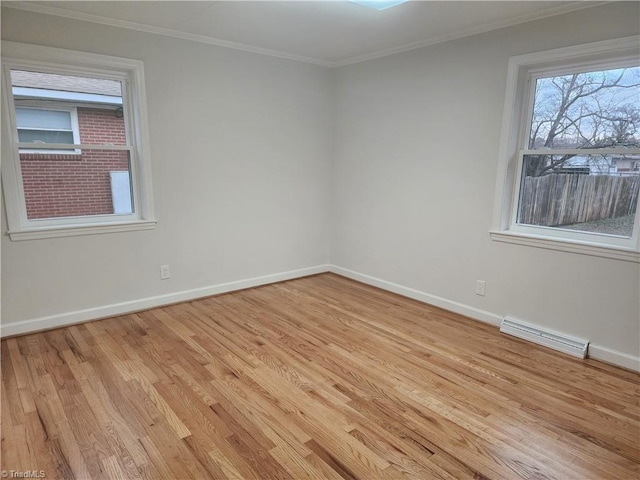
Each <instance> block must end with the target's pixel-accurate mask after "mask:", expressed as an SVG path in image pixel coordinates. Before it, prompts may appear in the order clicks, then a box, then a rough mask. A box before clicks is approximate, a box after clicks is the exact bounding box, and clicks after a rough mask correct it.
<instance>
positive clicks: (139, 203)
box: [2, 42, 156, 240]
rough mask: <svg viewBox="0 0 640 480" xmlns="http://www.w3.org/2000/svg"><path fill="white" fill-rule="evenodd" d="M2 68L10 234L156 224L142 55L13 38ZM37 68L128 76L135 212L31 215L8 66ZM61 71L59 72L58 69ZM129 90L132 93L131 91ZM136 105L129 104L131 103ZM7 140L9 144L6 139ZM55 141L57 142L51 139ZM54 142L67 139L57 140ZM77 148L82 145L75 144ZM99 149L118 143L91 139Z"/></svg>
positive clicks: (35, 235)
mask: <svg viewBox="0 0 640 480" xmlns="http://www.w3.org/2000/svg"><path fill="white" fill-rule="evenodd" d="M2 55H3V58H2V68H3V74H4V82H3V91H2V99H3V105H2V124H3V125H4V127H3V128H5V131H4V134H5V135H6V136H5V138H7V139H9V141H8V142H3V146H2V156H3V159H6V160H4V161H3V162H2V186H3V191H4V199H5V207H6V212H7V225H8V232H7V233H8V235H9V237H10V238H11V240H34V239H41V238H55V237H66V236H76V235H94V234H98V233H115V232H125V231H133V230H148V229H152V228H155V224H156V219H155V213H154V208H153V196H152V184H151V161H150V153H149V132H148V122H147V113H146V112H147V105H146V94H145V86H144V84H145V82H144V68H143V67H144V66H143V63H142V62H141V61H138V60H131V59H125V58H119V57H112V56H107V55H98V54H92V53H86V52H77V51H72V50H64V49H59V48H52V47H43V46H37V45H28V44H22V43H15V42H3V43H2ZM25 68H26V69H28V68H36V69H38V70H40V71H49V72H52V73H58V72H59V73H65V74H74V73H75V74H77V75H94V76H98V77H100V78H108V79H114V80H119V81H123V82H125V84H126V86H127V88H124V89H123V105H126V106H127V107H129V108H125V115H126V116H127V117H126V121H127V125H128V127H129V128H128V132H127V135H128V136H131V138H128V139H127V143H128V144H129V145H132V146H133V148H130V147H122V148H123V149H127V150H129V151H130V156H131V178H132V183H133V202H134V205H135V207H134V209H135V212H134V213H133V214H131V215H95V216H87V217H69V218H56V219H42V220H29V219H27V212H26V205H25V200H24V190H23V184H22V174H21V169H20V158H19V149H20V148H21V147H24V146H25V145H24V144H20V143H19V142H18V138H17V130H16V127H15V118H14V115H13V111H12V109H13V108H14V105H13V95H12V92H11V81H10V79H9V81H7V80H8V76H9V75H10V72H9V70H10V69H25ZM56 71H57V72H56ZM129 95H130V98H128V96H129ZM134 105H135V106H136V107H137V108H131V107H130V106H134ZM5 144H6V145H5ZM51 146H52V147H53V145H51ZM55 147H56V148H59V147H63V145H55ZM74 147H76V148H79V147H83V145H79V144H78V145H74ZM88 147H93V148H96V149H97V148H101V149H117V148H118V147H115V146H111V147H107V146H100V145H93V146H88Z"/></svg>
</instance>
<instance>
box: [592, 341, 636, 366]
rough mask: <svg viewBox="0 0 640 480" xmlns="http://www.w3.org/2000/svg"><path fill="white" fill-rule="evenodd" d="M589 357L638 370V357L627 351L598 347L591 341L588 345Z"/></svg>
mask: <svg viewBox="0 0 640 480" xmlns="http://www.w3.org/2000/svg"><path fill="white" fill-rule="evenodd" d="M588 355H589V358H593V359H594V360H601V361H603V362H607V363H610V364H612V365H616V366H619V367H624V368H627V369H629V370H633V371H635V372H640V357H634V356H633V355H629V354H627V353H622V352H618V351H616V350H611V349H610V348H606V347H600V346H598V345H594V344H593V343H591V344H590V345H589V354H588Z"/></svg>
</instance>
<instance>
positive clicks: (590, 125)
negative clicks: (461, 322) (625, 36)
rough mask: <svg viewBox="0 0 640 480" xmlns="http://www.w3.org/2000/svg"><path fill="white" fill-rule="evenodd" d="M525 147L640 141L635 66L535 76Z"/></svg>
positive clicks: (639, 83) (639, 77)
mask: <svg viewBox="0 0 640 480" xmlns="http://www.w3.org/2000/svg"><path fill="white" fill-rule="evenodd" d="M535 88H536V90H535V98H534V106H533V114H532V119H531V129H530V131H529V139H528V142H529V147H528V148H530V149H540V148H555V149H557V148H607V147H621V146H636V147H637V146H640V135H638V132H639V131H640V67H632V68H618V69H612V70H601V71H594V72H587V73H575V74H570V75H561V76H555V77H547V78H539V79H537V81H536V85H535Z"/></svg>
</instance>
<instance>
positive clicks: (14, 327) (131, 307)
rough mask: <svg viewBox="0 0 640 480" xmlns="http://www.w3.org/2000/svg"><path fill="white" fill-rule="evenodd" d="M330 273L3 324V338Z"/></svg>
mask: <svg viewBox="0 0 640 480" xmlns="http://www.w3.org/2000/svg"><path fill="white" fill-rule="evenodd" d="M328 271H329V265H317V266H315V267H307V268H300V269H298V270H291V271H288V272H281V273H274V274H271V275H263V276H260V277H253V278H248V279H245V280H237V281H234V282H227V283H220V284H218V285H210V286H207V287H201V288H194V289H192V290H184V291H181V292H174V293H168V294H165V295H158V296H155V297H147V298H142V299H140V300H132V301H129V302H121V303H114V304H111V305H103V306H100V307H95V308H87V309H84V310H76V311H73V312H66V313H60V314H57V315H50V316H47V317H40V318H34V319H31V320H22V321H18V322H13V323H7V324H3V325H2V326H1V327H0V337H11V336H14V335H22V334H25V333H33V332H39V331H42V330H49V329H51V328H58V327H65V326H68V325H73V324H76V323H82V322H87V321H89V320H97V319H100V318H107V317H113V316H116V315H125V314H128V313H133V312H139V311H141V310H148V309H150V308H156V307H161V306H163V305H170V304H172V303H178V302H185V301H188V300H194V299H196V298H202V297H209V296H211V295H218V294H220V293H226V292H232V291H234V290H243V289H245V288H251V287H257V286H260V285H267V284H269V283H275V282H282V281H284V280H291V279H294V278H300V277H306V276H308V275H315V274H317V273H323V272H328Z"/></svg>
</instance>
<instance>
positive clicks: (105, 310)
mask: <svg viewBox="0 0 640 480" xmlns="http://www.w3.org/2000/svg"><path fill="white" fill-rule="evenodd" d="M324 272H333V273H336V274H338V275H342V276H343V277H347V278H351V279H353V280H357V281H359V282H362V283H366V284H367V285H373V286H374V287H378V288H382V289H383V290H387V291H389V292H393V293H397V294H399V295H403V296H405V297H409V298H413V299H414V300H418V301H421V302H424V303H427V304H430V305H434V306H436V307H440V308H444V309H445V310H449V311H451V312H455V313H459V314H461V315H465V316H467V317H470V318H473V319H475V320H479V321H481V322H484V323H488V324H491V325H495V326H499V325H500V323H501V321H502V316H500V315H497V314H495V313H491V312H488V311H486V310H481V309H478V308H474V307H470V306H468V305H465V304H462V303H459V302H455V301H452V300H448V299H446V298H442V297H439V296H437V295H431V294H429V293H425V292H421V291H419V290H415V289H413V288H409V287H405V286H402V285H398V284H396V283H393V282H388V281H386V280H382V279H380V278H376V277H372V276H370V275H365V274H363V273H358V272H355V271H353V270H349V269H346V268H342V267H338V266H337V265H317V266H315V267H307V268H301V269H298V270H291V271H288V272H281V273H274V274H271V275H263V276H260V277H253V278H248V279H245V280H237V281H234V282H227V283H220V284H218V285H211V286H207V287H201V288H195V289H192V290H184V291H181V292H175V293H168V294H165V295H158V296H154V297H147V298H143V299H140V300H132V301H129V302H121V303H114V304H111V305H103V306H100V307H95V308H87V309H84V310H76V311H73V312H67V313H61V314H57V315H50V316H47V317H40V318H34V319H31V320H23V321H19V322H13V323H8V324H4V325H2V326H0V337H11V336H14V335H23V334H25V333H33V332H38V331H42V330H49V329H51V328H58V327H65V326H68V325H73V324H76V323H82V322H87V321H90V320H97V319H100V318H107V317H113V316H116V315H125V314H128V313H133V312H139V311H141V310H147V309H150V308H156V307H161V306H163V305H170V304H172V303H178V302H185V301H189V300H194V299H196V298H202V297H208V296H211V295H218V294H221V293H227V292H232V291H235V290H242V289H245V288H251V287H258V286H260V285H267V284H269V283H275V282H282V281H285V280H292V279H294V278H300V277H306V276H308V275H315V274H318V273H324ZM588 356H589V358H593V359H596V360H602V361H603V362H607V363H611V364H613V365H618V366H620V367H624V368H627V369H629V370H634V371H640V357H635V356H633V355H628V354H626V353H622V352H618V351H616V350H611V349H609V348H606V347H601V346H598V345H594V344H590V345H589V354H588Z"/></svg>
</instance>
